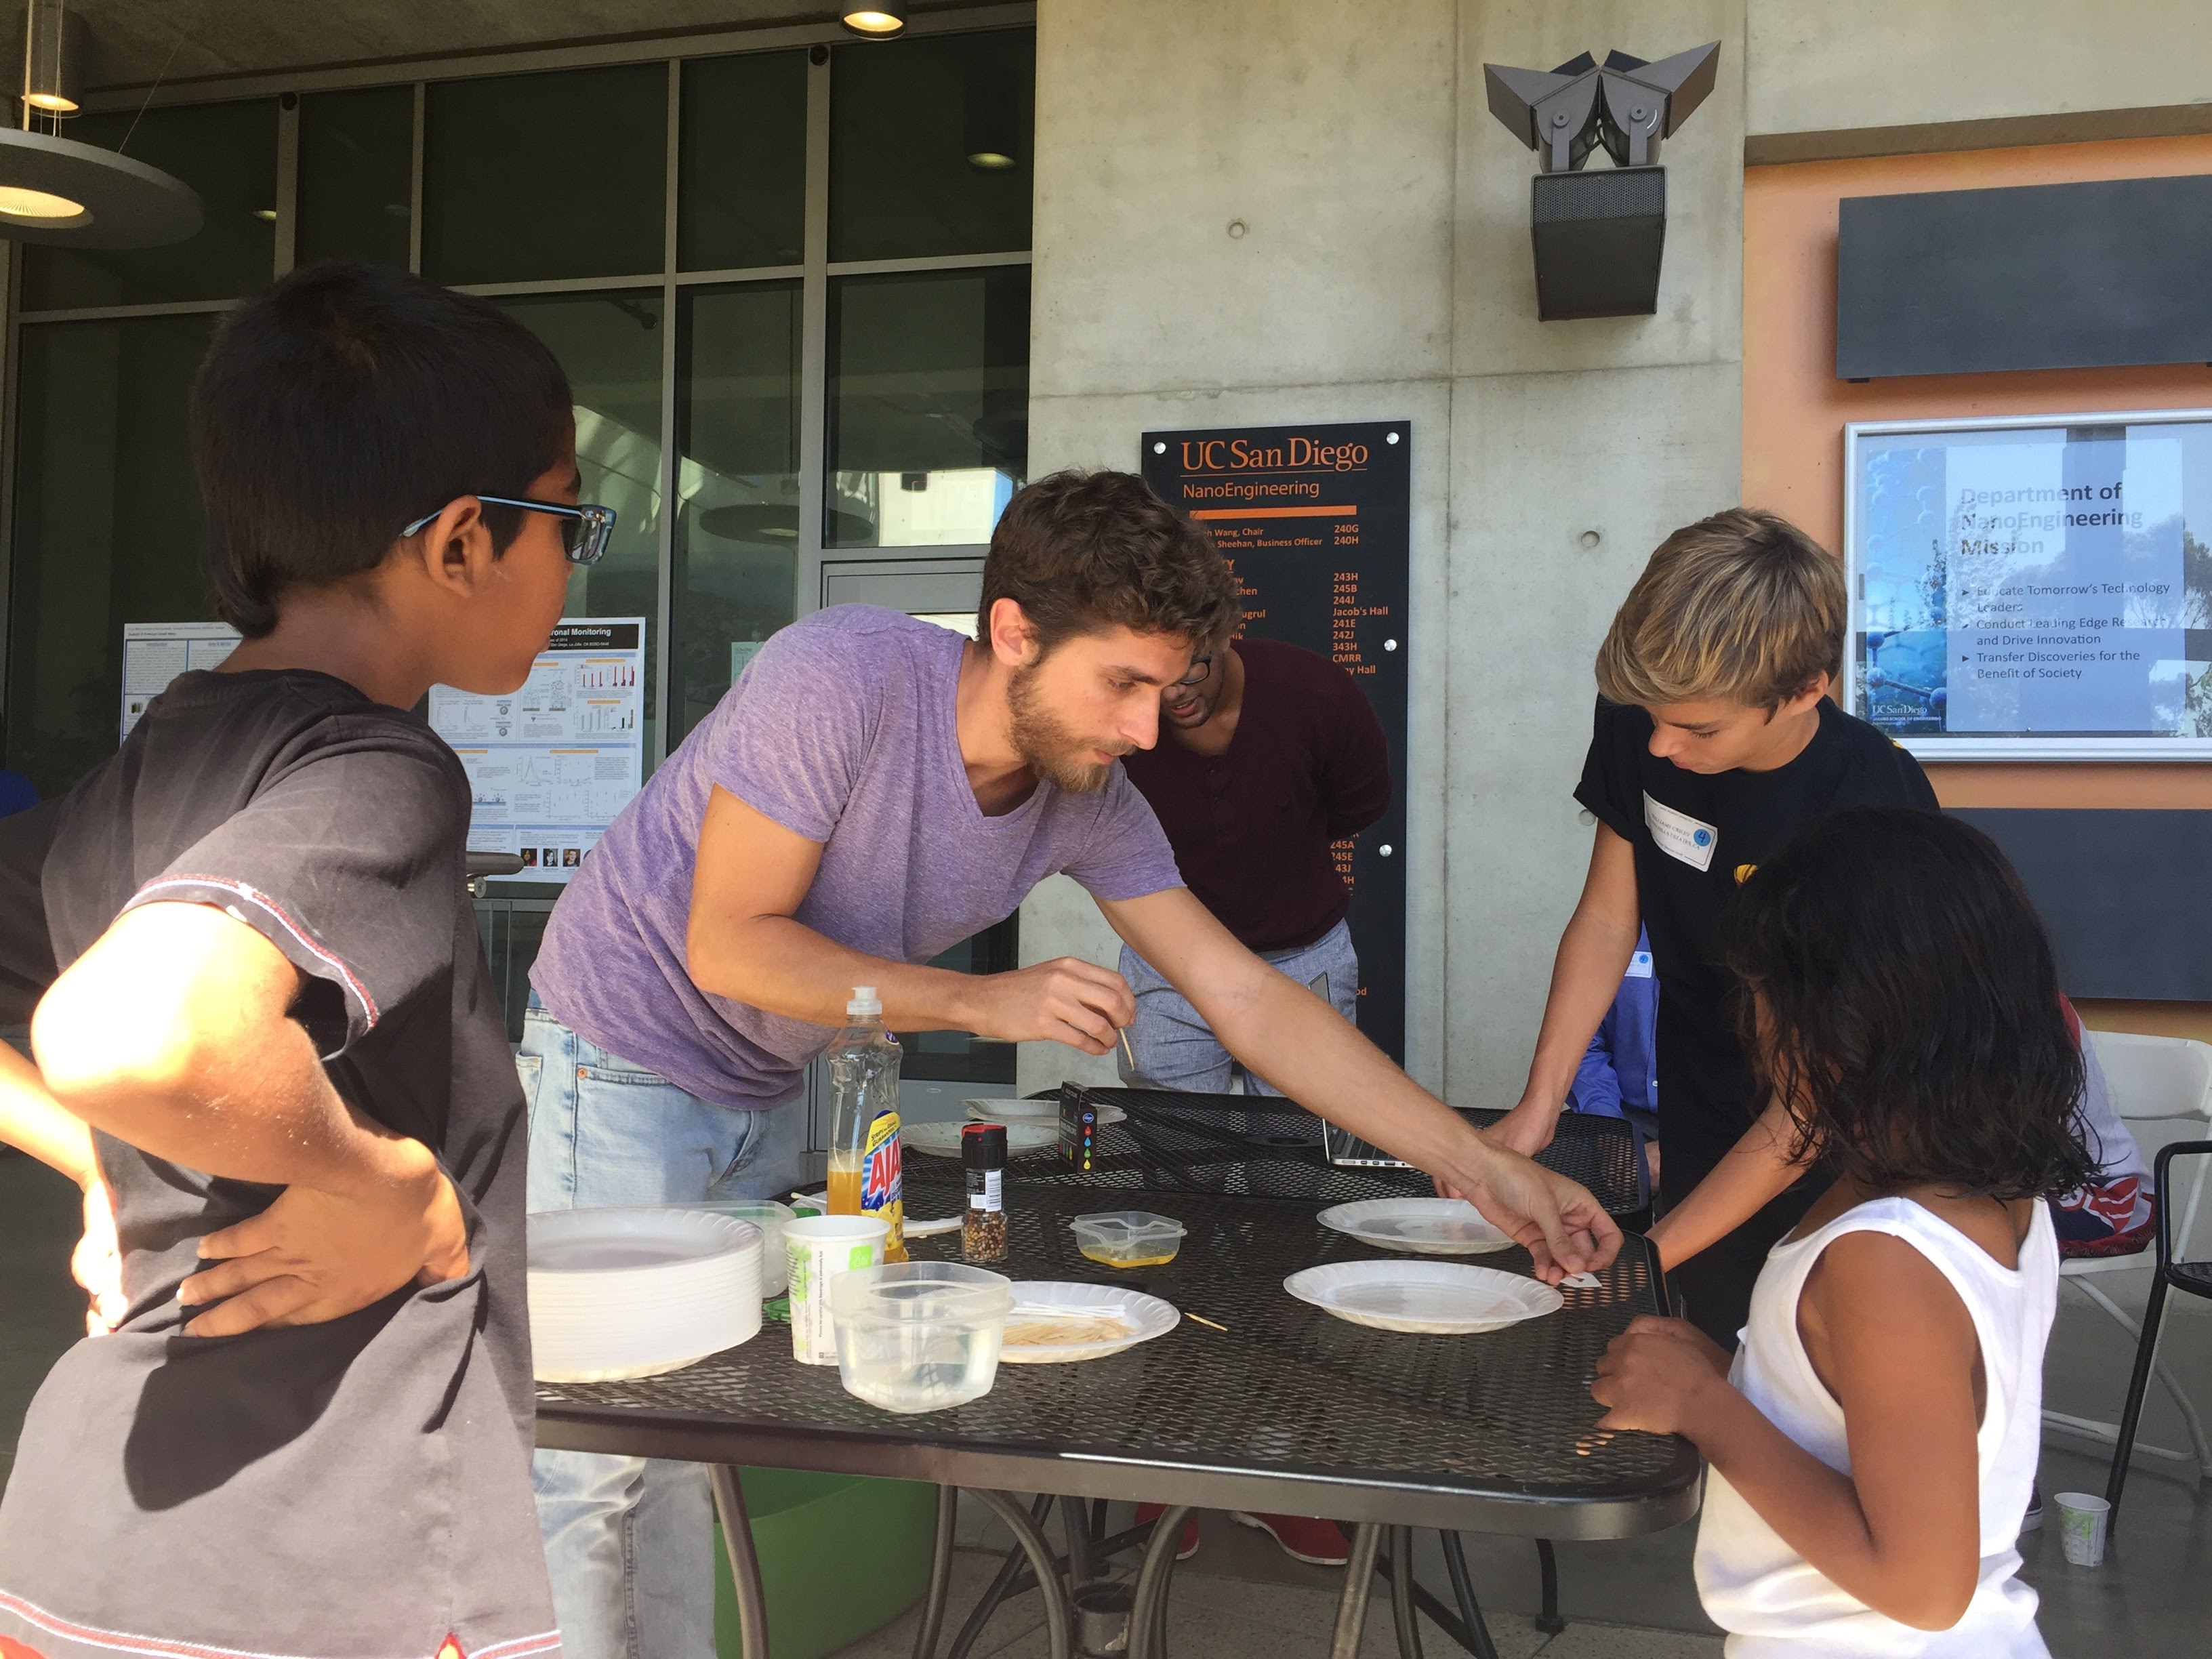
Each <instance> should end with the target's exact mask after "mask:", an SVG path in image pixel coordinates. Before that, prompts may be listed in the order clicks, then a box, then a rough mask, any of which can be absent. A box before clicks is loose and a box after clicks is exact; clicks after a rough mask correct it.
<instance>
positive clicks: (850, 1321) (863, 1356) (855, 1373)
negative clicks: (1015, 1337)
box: [829, 1261, 1014, 1412]
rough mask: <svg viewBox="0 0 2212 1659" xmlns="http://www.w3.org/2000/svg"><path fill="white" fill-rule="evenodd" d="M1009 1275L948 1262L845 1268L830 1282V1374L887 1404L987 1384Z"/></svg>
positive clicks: (924, 1403)
mask: <svg viewBox="0 0 2212 1659" xmlns="http://www.w3.org/2000/svg"><path fill="white" fill-rule="evenodd" d="M1013 1305H1014V1287H1013V1281H1012V1279H1008V1278H1006V1276H1005V1275H1004V1274H1003V1273H987V1272H985V1271H984V1270H983V1269H982V1268H981V1267H963V1265H962V1264H961V1263H959V1262H957V1261H896V1262H892V1263H890V1265H888V1266H886V1267H855V1268H854V1270H853V1271H852V1272H850V1273H840V1274H838V1275H837V1276H836V1278H835V1279H831V1280H830V1281H829V1313H830V1318H831V1320H832V1322H834V1323H835V1324H836V1329H837V1376H838V1379H839V1380H840V1381H841V1382H842V1383H844V1385H845V1392H846V1393H848V1394H849V1395H855V1396H857V1397H858V1398H860V1399H862V1400H865V1401H867V1402H868V1403H869V1404H870V1405H872V1406H880V1407H883V1408H884V1410H885V1411H887V1412H934V1411H942V1410H944V1409H945V1407H948V1406H957V1405H961V1404H963V1403H964V1402H966V1401H970V1400H975V1399H978V1398H980V1397H981V1396H982V1395H987V1394H988V1393H990V1391H991V1384H992V1383H994V1382H996V1381H997V1380H998V1376H999V1346H1000V1341H1001V1340H1003V1339H1004V1337H1005V1336H1006V1316H1007V1314H1008V1313H1010V1312H1012V1310H1013Z"/></svg>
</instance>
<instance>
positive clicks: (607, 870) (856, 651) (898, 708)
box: [530, 605, 1182, 1110]
mask: <svg viewBox="0 0 2212 1659" xmlns="http://www.w3.org/2000/svg"><path fill="white" fill-rule="evenodd" d="M964 644H965V641H963V640H962V638H961V637H960V635H957V634H955V633H952V632H951V631H950V630H949V629H943V628H939V626H937V625H936V624H935V623H927V622H922V621H920V620H918V619H917V618H915V617H908V616H904V615H902V614H901V613H900V612H898V611H883V610H878V609H877V608H876V607H875V606H872V605H836V606H833V607H832V608H831V609H829V610H827V611H816V612H815V613H814V614H813V615H812V616H811V617H805V618H803V619H801V620H800V621H799V622H797V623H793V624H792V625H791V626H790V627H789V628H787V629H784V630H783V631H782V632H781V633H780V634H778V635H775V638H773V639H771V640H770V641H768V643H767V644H765V645H763V647H761V649H760V653H759V654H758V655H757V656H756V657H755V658H754V659H753V660H752V662H751V664H750V665H749V666H748V667H747V668H746V670H745V671H744V675H743V677H742V678H739V680H738V683H737V684H735V685H733V686H732V687H731V688H730V690H729V694H728V695H727V696H725V697H724V698H723V699H722V701H721V702H720V703H719V704H718V705H717V706H716V707H715V709H714V713H713V714H710V715H708V718H707V719H706V720H704V721H703V722H702V724H701V725H699V726H697V727H696V728H695V729H694V730H693V732H692V733H691V735H690V737H688V738H685V739H684V744H683V746H682V747H681V748H679V749H678V750H677V751H676V752H675V753H674V754H672V755H671V756H670V757H668V758H667V760H666V761H665V762H663V763H661V766H660V768H659V770H658V771H656V772H655V773H654V774H653V778H652V781H650V782H648V783H647V785H646V787H645V788H644V790H643V792H642V793H640V794H639V795H638V797H637V799H635V800H633V801H632V802H630V804H629V806H628V807H626V808H624V809H623V813H622V816H621V817H617V819H616V820H615V821H614V823H613V824H612V825H611V827H610V828H609V829H608V830H607V833H606V835H605V837H603V838H602V839H601V841H600V842H599V846H598V847H597V848H594V849H593V850H592V853H591V854H589V855H588V856H587V857H586V859H585V860H584V863H583V867H582V868H581V869H580V871H578V872H577V874H576V876H575V878H574V880H572V881H571V882H570V883H569V884H568V891H567V892H566V893H564V894H563V895H562V897H561V902H560V903H559V904H557V905H556V906H555V907H554V910H553V917H552V920H551V921H550V923H549V924H548V925H547V927H546V929H545V942H544V947H543V948H542V949H541V950H540V951H539V952H538V962H537V965H536V966H535V967H533V968H532V969H531V974H530V980H531V983H532V985H533V986H534V987H536V988H537V991H538V1000H540V1001H541V1002H542V1003H544V1006H546V1008H547V1009H549V1010H550V1012H552V1014H553V1015H554V1017H555V1018H557V1019H558V1020H560V1022H561V1023H562V1024H564V1025H566V1026H567V1027H568V1029H569V1030H572V1031H574V1032H576V1033H577V1034H578V1035H579V1036H583V1037H586V1038H588V1039H589V1040H590V1041H592V1042H596V1043H598V1044H599V1046H600V1047H601V1048H605V1049H606V1050H607V1051H608V1052H609V1053H611V1054H619V1055H620V1056H621V1057H622V1058H623V1059H624V1060H629V1061H630V1062H631V1063H632V1064H634V1065H636V1066H643V1067H645V1068H646V1069H647V1070H650V1071H653V1072H657V1073H659V1074H660V1075H661V1076H662V1077H664V1078H666V1079H668V1080H669V1081H670V1082H671V1083H674V1084H676V1085H679V1086H680V1087H682V1088H683V1089H684V1090H686V1091H689V1092H690V1093H691V1094H694V1095H696V1096H697V1097H699V1098H701V1099H702V1100H710V1101H714V1102H715V1103H717V1104H719V1105H722V1106H727V1107H732V1108H734V1109H739V1110H752V1109H760V1108H763V1107H768V1106H775V1105H777V1104H780V1103H782V1102H784V1101H787V1100H789V1099H791V1098H792V1097H793V1096H795V1095H796V1094H797V1093H798V1092H799V1074H800V1071H801V1069H802V1068H803V1067H804V1066H805V1064H806V1062H807V1061H808V1060H811V1059H812V1058H813V1057H814V1056H815V1055H816V1054H819V1053H820V1052H821V1051H822V1050H823V1048H826V1047H827V1046H828V1045H829V1041H830V1039H831V1038H832V1037H834V1036H836V1030H835V1028H833V1027H830V1026H826V1025H816V1024H811V1022H809V1021H806V1020H799V1019H791V1018H786V1017H785V1016H782V1015H780V1014H771V1013H767V1012H763V1011H762V1010H761V1009H758V1008H755V1007H752V1006H750V1005H748V1004H745V1003H742V1002H732V1001H730V1000H728V999H726V998H724V997H718V996H713V995H710V994H708V993H707V992H704V991H702V990H701V989H700V988H699V987H697V986H696V985H695V984H693V983H692V982H691V976H690V973H689V972H688V971H686V969H685V967H684V933H685V929H686V928H687V927H688V926H689V924H690V914H691V874H692V870H693V868H694V866H696V863H697V861H698V856H699V825H700V820H701V819H702V817H703V816H704V814H705V812H706V811H707V802H708V798H709V796H710V795H711V794H712V793H713V792H714V787H715V786H716V785H720V787H722V788H725V789H726V790H728V791H729V792H730V793H732V794H733V795H735V796H737V797H738V799H740V800H742V801H744V803H745V804H746V805H749V806H750V807H752V808H753V809H754V810H755V811H758V812H761V813H763V814H764V815H765V816H766V817H770V818H773V819H775V822H777V823H780V824H781V825H783V826H784V828H786V829H790V830H793V831H794V832H796V833H797V834H799V835H802V836H805V837H806V838H807V839H808V840H809V841H813V842H821V843H822V844H823V846H822V863H821V866H820V868H819V869H818V870H817V872H815V877H814V884H813V886H812V887H811V888H810V889H808V890H807V894H806V897H805V900H804V901H803V902H801V903H800V904H799V908H798V910H797V911H796V912H795V913H794V920H796V921H799V922H802V923H804V924H805V926H807V927H811V928H812V929H814V931H815V932H817V933H820V934H822V935H823V936H824V937H825V938H828V939H835V940H836V941H837V943H838V944H840V945H846V946H848V947H849V948H851V949H853V950H855V951H866V952H867V953H868V954H869V955H871V956H877V957H888V958H890V960H892V961H895V962H910V963H918V962H927V961H928V960H929V959H930V958H931V957H934V956H936V955H937V954H938V953H939V952H940V951H945V950H949V949H950V948H951V947H952V946H953V945H957V944H958V943H959V942H960V941H961V940H962V939H966V938H967V937H968V936H969V934H971V933H979V932H981V930H982V929H983V928H986V927H990V926H992V925H993V924H994V923H995V922H999V921H1004V920H1005V919H1006V917H1007V916H1009V915H1012V913H1013V911H1014V909H1015V908H1016V907H1017V906H1018V905H1019V904H1020V903H1021V902H1022V900H1023V899H1024V898H1025V897H1027V896H1028V895H1029V891H1030V889H1031V888H1033V887H1035V886H1036V884H1038V883H1039V882H1041V881H1042V880H1043V879H1044V878H1046V877H1047V876H1050V875H1056V874H1059V873H1061V872H1066V874H1067V875H1070V876H1073V878H1075V879H1076V880H1077V881H1079V882H1080V883H1081V884H1083V885H1084V886H1085V888H1086V889H1088V890H1090V891H1091V893H1092V894H1094V895H1095V896H1097V897H1099V898H1102V899H1106V900H1109V901H1111V900H1116V899H1130V898H1139V897H1141V896H1144V895H1145V894H1147V893H1157V892H1160V891H1163V890H1165V889H1168V888H1170V887H1180V886H1182V877H1181V876H1180V875H1179V874H1177V873H1176V862H1175V854H1173V853H1171V852H1170V850H1169V848H1168V843H1167V837H1166V836H1164V835H1163V834H1162V833H1161V831H1160V826H1159V822H1158V819H1156V818H1155V817H1153V816H1152V808H1151V807H1150V806H1149V805H1146V802H1145V798H1144V797H1143V796H1142V795H1139V793H1137V791H1136V788H1135V787H1134V786H1133V784H1131V783H1130V781H1129V780H1128V779H1127V777H1126V776H1124V775H1123V774H1122V771H1121V768H1120V767H1119V766H1115V768H1114V769H1113V771H1112V772H1111V774H1110V775H1109V778H1108V780H1107V783H1106V787H1104V788H1103V789H1101V790H1099V791H1098V792H1097V793H1095V794H1088V795H1074V794H1070V793H1067V792H1066V790H1063V789H1060V788H1056V787H1054V786H1053V785H1052V784H1049V783H1045V782H1040V783H1039V784H1038V785H1037V787H1036V790H1035V791H1034V792H1033V793H1031V794H1030V798H1029V799H1027V800H1025V801H1024V802H1023V803H1022V804H1021V805H1019V806H1018V807H1016V808H1015V809H1014V810H1013V811H1011V812H1007V813H1004V814H1002V815H1000V816H999V817H986V816H985V815H984V813H983V811H982V809H981V807H979V806H978V805H976V804H975V791H974V790H973V789H971V788H970V787H969V783H968V774H967V770H966V767H965V764H964V763H963V761H962V760H961V758H960V739H959V734H958V732H957V730H956V728H955V725H954V714H955V710H956V701H957V693H958V690H959V684H960V653H961V650H962V647H963V645H964Z"/></svg>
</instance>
